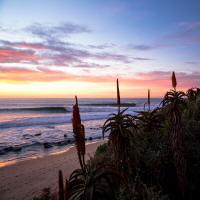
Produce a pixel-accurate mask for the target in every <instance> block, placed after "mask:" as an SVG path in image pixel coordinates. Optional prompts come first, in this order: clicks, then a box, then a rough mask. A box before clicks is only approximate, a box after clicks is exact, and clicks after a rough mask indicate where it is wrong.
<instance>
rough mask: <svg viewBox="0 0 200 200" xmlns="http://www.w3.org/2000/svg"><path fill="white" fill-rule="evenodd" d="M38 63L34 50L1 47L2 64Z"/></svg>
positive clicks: (0, 58) (0, 57) (0, 59)
mask: <svg viewBox="0 0 200 200" xmlns="http://www.w3.org/2000/svg"><path fill="white" fill-rule="evenodd" d="M22 62H23V63H24V62H28V63H37V56H36V55H35V52H34V51H32V50H21V49H20V50H19V49H13V48H1V47H0V63H22Z"/></svg>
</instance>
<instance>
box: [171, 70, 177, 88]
mask: <svg viewBox="0 0 200 200" xmlns="http://www.w3.org/2000/svg"><path fill="white" fill-rule="evenodd" d="M176 86H177V82H176V75H175V72H172V87H173V88H174V89H175V90H176Z"/></svg>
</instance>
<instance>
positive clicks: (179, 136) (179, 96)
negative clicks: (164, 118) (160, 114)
mask: <svg viewBox="0 0 200 200" xmlns="http://www.w3.org/2000/svg"><path fill="white" fill-rule="evenodd" d="M176 85H177V82H176V76H175V73H174V72H173V74H172V86H173V88H174V89H172V90H170V91H169V92H167V93H166V94H165V96H164V99H163V101H162V102H161V104H162V106H163V109H164V110H165V111H166V112H167V114H168V116H169V121H170V125H171V126H170V127H171V131H170V132H171V133H170V142H171V146H172V151H173V157H174V165H175V168H176V173H177V178H178V185H179V188H180V191H181V194H182V197H183V198H184V189H185V182H186V176H185V173H186V161H185V159H184V146H183V138H184V134H183V130H182V127H181V119H182V113H183V110H184V107H185V93H184V92H182V91H176Z"/></svg>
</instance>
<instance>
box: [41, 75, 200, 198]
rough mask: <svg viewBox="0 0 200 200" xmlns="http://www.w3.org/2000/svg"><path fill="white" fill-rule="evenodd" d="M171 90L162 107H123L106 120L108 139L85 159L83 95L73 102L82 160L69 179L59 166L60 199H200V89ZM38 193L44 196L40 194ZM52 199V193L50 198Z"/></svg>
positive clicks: (118, 102) (118, 97) (74, 124)
mask: <svg viewBox="0 0 200 200" xmlns="http://www.w3.org/2000/svg"><path fill="white" fill-rule="evenodd" d="M176 86H177V81H176V77H175V73H174V72H173V74H172V89H171V90H170V91H168V92H166V94H165V96H164V97H163V100H162V102H161V104H160V106H159V107H157V108H154V109H152V110H151V106H150V104H151V98H150V90H148V99H147V109H146V108H145V107H144V110H143V111H140V112H137V114H136V115H130V114H127V113H126V109H125V110H121V109H120V91H119V83H118V80H117V104H118V110H117V112H116V113H113V114H111V115H110V117H109V118H108V119H107V120H106V121H105V123H104V126H103V129H102V134H103V136H104V134H105V133H106V132H108V133H109V136H108V142H107V143H105V144H103V145H101V146H99V147H98V148H97V151H96V153H95V155H94V156H93V157H91V158H90V159H89V160H88V161H87V162H85V158H84V156H85V131H84V125H82V124H81V119H80V114H79V107H78V100H77V98H76V103H75V105H74V107H73V119H72V125H73V132H74V138H75V146H76V149H77V155H78V159H79V162H80V169H76V170H75V171H74V172H73V173H72V174H71V176H70V177H69V179H67V180H64V182H63V177H62V172H61V171H59V176H58V177H59V181H58V183H59V191H58V195H57V197H55V198H57V199H58V200H72V199H74V200H100V199H101V200H103V199H107V200H115V199H116V200H132V199H135V200H158V199H161V200H167V199H172V200H175V199H176V200H178V199H180V200H181V199H187V200H190V199H191V200H194V199H199V185H200V89H199V88H191V89H189V90H188V91H187V92H183V91H178V90H177V89H176ZM41 198H42V197H41ZM38 199H39V198H38ZM49 199H50V198H49Z"/></svg>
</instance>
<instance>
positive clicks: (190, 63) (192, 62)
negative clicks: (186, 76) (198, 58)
mask: <svg viewBox="0 0 200 200" xmlns="http://www.w3.org/2000/svg"><path fill="white" fill-rule="evenodd" d="M184 63H185V64H189V65H197V64H199V63H198V62H195V61H186V62H184Z"/></svg>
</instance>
